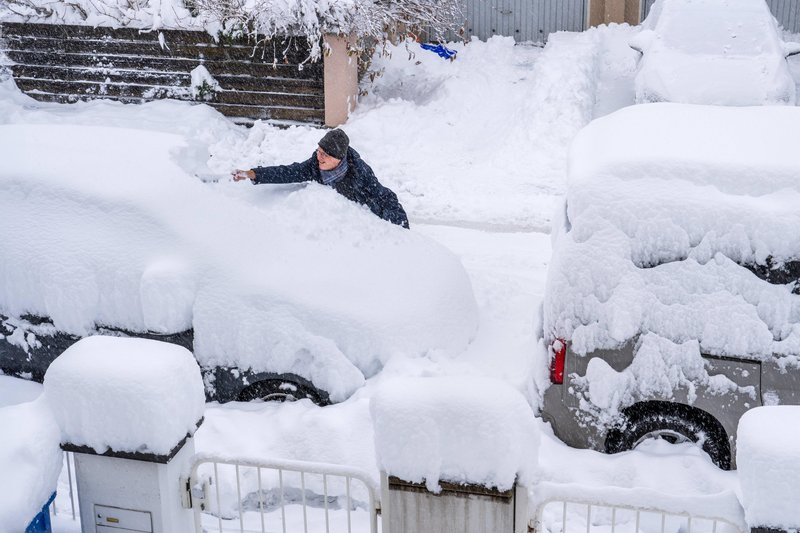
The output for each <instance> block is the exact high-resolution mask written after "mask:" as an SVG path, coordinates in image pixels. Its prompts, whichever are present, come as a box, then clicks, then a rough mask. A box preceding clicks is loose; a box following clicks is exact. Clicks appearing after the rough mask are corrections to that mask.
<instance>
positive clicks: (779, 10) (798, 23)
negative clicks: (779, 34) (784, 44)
mask: <svg viewBox="0 0 800 533" xmlns="http://www.w3.org/2000/svg"><path fill="white" fill-rule="evenodd" d="M767 4H769V8H770V9H771V10H772V13H773V14H774V15H775V18H777V19H778V22H779V23H780V25H781V26H783V27H784V28H785V29H787V30H789V31H791V32H793V33H800V0H767Z"/></svg>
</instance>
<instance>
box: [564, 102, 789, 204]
mask: <svg viewBox="0 0 800 533" xmlns="http://www.w3.org/2000/svg"><path fill="white" fill-rule="evenodd" d="M799 136H800V108H797V107H743V108H739V107H722V106H698V105H685V104H669V103H660V104H646V105H639V106H631V107H627V108H624V109H622V110H620V111H617V112H616V113H613V114H611V115H608V116H606V117H603V118H600V119H598V120H595V121H593V122H592V123H591V124H589V125H588V126H587V127H586V128H584V129H583V130H582V131H581V132H580V133H579V134H578V135H577V136H576V137H575V140H574V141H573V143H572V145H571V147H570V156H569V177H568V179H569V186H570V189H572V191H575V190H576V188H577V186H579V185H584V186H585V185H588V184H589V183H598V182H602V181H604V180H606V179H607V178H615V179H620V180H639V179H646V178H655V179H659V180H662V181H663V180H676V183H675V184H674V186H679V183H687V184H688V183H691V184H693V185H696V186H699V185H709V186H712V187H714V188H716V189H718V190H719V191H721V192H725V193H731V194H741V195H750V196H759V195H763V194H769V193H772V192H776V191H779V190H781V189H786V188H789V189H793V190H800V157H798V155H797V139H798V138H800V137H799Z"/></svg>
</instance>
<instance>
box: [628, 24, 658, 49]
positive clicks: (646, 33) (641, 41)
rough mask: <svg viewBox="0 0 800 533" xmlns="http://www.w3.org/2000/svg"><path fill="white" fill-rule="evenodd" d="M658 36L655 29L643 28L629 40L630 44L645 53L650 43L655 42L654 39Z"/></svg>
mask: <svg viewBox="0 0 800 533" xmlns="http://www.w3.org/2000/svg"><path fill="white" fill-rule="evenodd" d="M655 38H656V32H654V31H653V30H642V31H640V32H639V33H637V34H636V35H634V36H633V37H631V39H630V40H629V41H628V46H630V47H631V48H633V49H634V50H636V51H637V52H639V53H640V54H644V53H645V51H647V49H648V48H650V45H651V44H653V40H654V39H655Z"/></svg>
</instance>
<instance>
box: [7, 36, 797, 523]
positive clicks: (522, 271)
mask: <svg viewBox="0 0 800 533" xmlns="http://www.w3.org/2000/svg"><path fill="white" fill-rule="evenodd" d="M631 31H632V29H631V28H628V27H627V26H612V27H611V28H601V29H595V30H590V31H588V32H584V33H582V34H558V35H555V36H553V38H552V39H551V43H550V45H549V46H548V47H547V48H546V49H544V50H543V49H542V48H540V47H535V46H514V45H513V40H511V39H502V38H494V39H492V40H491V41H489V42H488V43H480V42H473V43H471V44H469V45H466V46H464V45H455V47H456V48H457V49H458V50H459V55H458V59H457V60H456V61H454V62H447V61H442V60H441V59H439V58H438V57H436V56H435V55H433V54H430V53H427V52H424V51H422V50H419V49H418V48H416V47H414V46H412V47H411V49H410V51H407V50H406V49H404V48H402V47H401V48H397V49H395V50H394V51H393V55H392V57H390V58H380V59H378V60H377V61H376V64H377V66H378V67H381V68H383V70H384V73H383V76H382V77H380V78H378V80H377V82H376V83H375V84H374V85H373V86H371V87H369V95H368V96H366V97H365V98H364V99H363V100H362V102H361V104H360V106H359V109H358V110H357V111H356V113H355V114H354V115H353V116H352V117H351V119H350V121H349V122H348V123H347V124H346V125H345V129H346V131H347V132H348V134H349V135H350V137H351V141H352V145H353V146H354V147H356V148H357V149H358V150H359V151H360V152H361V154H362V156H363V157H364V159H365V160H366V161H368V162H369V163H370V164H371V165H372V166H373V168H374V169H375V171H376V174H377V176H378V177H379V179H380V180H381V181H382V182H383V183H384V184H386V185H387V186H389V187H391V188H392V189H394V190H395V191H397V193H398V195H399V197H400V200H401V202H402V203H403V205H404V206H405V207H406V210H407V211H408V212H409V215H410V219H411V225H412V228H413V231H416V232H419V233H421V234H423V235H426V236H428V237H430V238H432V239H435V240H437V241H439V242H440V243H441V244H443V245H445V246H446V247H448V248H450V249H451V250H452V251H453V252H455V253H456V254H457V255H458V256H459V257H460V258H461V261H462V262H463V264H464V266H465V268H466V270H467V272H468V274H469V275H470V278H471V281H472V285H473V289H474V291H475V295H476V298H477V301H478V305H479V310H480V329H479V332H478V336H477V338H476V339H475V341H474V342H473V343H472V344H471V346H470V348H469V349H468V350H467V352H466V353H464V354H462V356H460V357H458V358H444V357H438V358H437V357H436V356H431V357H429V358H423V359H420V358H414V359H411V358H402V357H396V358H394V359H392V360H390V361H389V363H388V364H387V365H386V367H385V369H384V370H383V372H381V373H380V374H379V375H378V376H376V377H374V378H372V379H370V380H369V381H368V382H367V384H366V386H365V387H363V388H362V389H360V390H359V391H358V392H357V393H356V394H355V395H354V396H352V397H351V398H349V399H348V400H347V401H345V402H342V403H340V404H337V405H333V406H330V407H325V408H319V407H316V406H314V405H312V404H311V403H309V402H308V401H300V402H296V403H290V404H264V403H258V402H253V403H249V404H240V403H229V404H225V405H218V404H209V405H208V406H207V408H206V413H205V423H204V425H203V426H202V427H201V429H200V430H199V432H198V433H197V447H198V451H201V452H208V453H213V452H221V453H224V454H225V455H241V456H248V457H253V458H258V457H263V458H274V457H280V458H286V459H303V460H312V461H322V462H329V463H340V464H346V465H352V466H358V467H361V468H363V469H364V470H366V471H368V472H370V473H372V475H373V476H374V477H375V478H376V479H377V475H378V473H377V471H376V466H375V464H376V462H375V450H374V443H373V431H372V423H371V420H370V413H369V401H370V398H371V397H372V396H373V394H374V393H375V392H376V391H378V390H380V388H381V384H382V383H383V382H385V380H387V379H389V378H391V377H396V376H440V375H475V376H486V375H488V376H493V377H498V378H501V379H504V380H506V381H508V382H509V383H510V384H512V385H513V386H515V387H517V388H519V389H520V390H522V391H524V392H525V393H526V395H527V396H528V399H529V401H530V402H531V403H532V404H533V405H534V406H536V405H537V403H538V394H537V392H536V390H535V388H534V387H532V386H531V383H532V379H531V378H532V376H534V375H536V374H541V373H542V372H543V371H544V370H543V365H542V360H543V353H542V349H541V346H539V345H537V343H536V341H535V340H534V336H533V333H534V330H535V327H536V324H537V322H538V316H537V314H538V309H539V304H540V302H541V298H542V294H543V285H544V279H545V272H546V268H547V263H548V260H549V257H550V238H549V235H548V234H547V233H548V231H549V225H550V221H551V214H552V212H553V209H555V207H556V205H557V203H558V199H559V198H560V196H561V194H562V192H563V185H564V184H563V175H564V170H565V164H566V147H567V145H568V143H569V141H570V140H571V138H572V137H573V136H574V134H575V133H576V132H577V131H578V130H579V129H580V128H581V127H582V126H584V125H585V124H586V123H588V122H589V121H590V120H591V119H592V118H594V117H597V116H602V115H605V114H608V113H610V112H612V111H614V110H616V109H618V108H620V107H623V106H625V105H629V104H631V103H632V102H633V88H632V82H631V80H632V78H633V73H634V66H635V55H634V53H633V52H632V51H631V50H630V49H629V48H627V46H626V45H625V42H626V38H627V36H628V35H629V34H630V32H631ZM409 56H411V58H410V59H409ZM792 68H793V72H794V74H795V75H796V76H797V78H798V79H799V80H800V60H795V61H793V62H792ZM0 123H42V124H55V123H70V124H104V125H115V126H120V127H129V128H137V129H145V130H153V131H169V132H175V133H179V134H182V135H184V136H186V137H187V138H190V139H193V141H194V142H195V143H196V144H197V145H198V146H199V147H201V150H199V151H198V152H197V158H196V162H197V174H198V175H199V176H200V177H201V178H203V179H205V180H214V179H220V178H221V179H226V175H227V173H228V171H229V170H231V169H232V168H235V167H239V168H249V167H251V166H254V165H269V164H275V163H279V162H280V163H284V162H291V161H296V160H301V159H305V158H306V157H308V155H309V154H310V153H311V151H312V150H313V148H314V146H315V144H316V141H317V140H318V139H319V137H320V131H319V130H317V129H313V128H308V127H295V128H290V129H278V128H274V127H272V126H269V125H266V124H257V125H256V126H255V127H253V128H252V129H249V130H247V129H243V128H239V127H237V126H234V125H232V124H230V123H228V122H227V121H225V120H224V119H222V118H221V117H220V116H219V115H217V114H216V113H214V112H213V111H212V110H211V109H210V108H207V107H204V106H194V107H192V106H189V105H184V104H180V103H171V102H159V103H154V104H150V105H145V106H138V107H137V106H122V105H117V104H110V103H92V104H75V105H69V106H66V105H64V106H59V105H43V104H38V103H35V102H34V101H32V100H29V99H27V98H25V97H23V96H22V95H20V94H19V93H17V92H16V91H15V90H14V89H13V87H12V86H11V85H10V84H9V83H8V82H3V83H2V85H0ZM209 154H210V155H211V158H210V160H208V161H206V160H207V157H206V156H207V155H209ZM212 187H213V186H212ZM217 187H218V188H219V189H224V188H225V184H220V185H218V186H217ZM37 391H38V386H37V385H33V384H30V383H28V382H21V381H20V380H13V379H11V378H5V377H0V406H3V405H11V404H14V403H19V402H23V401H28V400H30V399H32V398H33V397H35V396H36V394H37ZM476 393H477V394H490V391H477V392H476ZM540 425H542V424H541V423H540ZM542 434H543V438H542V443H541V447H540V450H539V463H540V467H541V472H540V475H541V478H542V479H543V480H544V481H549V482H558V483H569V484H574V485H572V486H574V487H582V488H583V490H586V491H591V490H603V491H605V492H606V493H607V494H608V493H614V492H615V491H616V492H617V493H619V494H622V495H624V494H631V495H634V494H637V495H638V496H637V497H639V498H640V499H641V498H642V497H643V496H642V495H643V494H644V495H648V494H650V495H653V494H656V495H658V497H659V498H660V499H662V500H664V501H670V500H677V499H680V498H684V499H685V498H687V497H689V498H694V499H700V500H702V501H705V502H706V503H708V505H709V509H712V510H718V511H719V512H720V513H727V514H728V515H729V516H730V517H731V518H732V519H733V520H737V519H738V518H739V517H737V516H732V515H734V514H735V512H734V511H731V509H734V508H736V499H737V496H736V493H737V491H738V481H737V477H736V474H735V473H728V472H721V471H719V470H717V469H716V468H715V467H714V466H713V465H712V464H711V463H710V461H709V460H708V458H707V457H705V456H703V455H702V454H701V453H700V452H698V451H697V448H695V447H692V446H689V445H681V446H670V445H667V444H664V443H653V444H652V445H649V446H643V447H641V448H640V449H638V450H636V451H634V452H629V453H624V454H620V455H617V456H613V457H610V456H605V455H603V454H599V453H595V452H592V451H581V450H573V449H569V448H567V447H566V446H564V445H563V444H561V443H560V442H559V441H557V440H556V439H555V438H554V437H553V436H552V433H551V432H550V431H549V428H547V427H542ZM626 491H627V492H626ZM703 498H705V499H704V500H703ZM709 502H710V503H709ZM57 503H58V508H59V516H58V517H57V519H56V528H55V531H68V532H69V531H78V530H79V528H78V526H77V524H76V523H74V522H73V521H72V520H71V517H70V516H68V508H69V499H68V496H67V491H66V486H65V485H63V483H62V485H61V486H60V488H59V498H58V500H57ZM548 520H549V522H547V521H546V524H547V523H552V524H555V522H556V521H557V520H556V518H555V517H554V516H551V517H550V518H549V519H548ZM676 529H677V528H676Z"/></svg>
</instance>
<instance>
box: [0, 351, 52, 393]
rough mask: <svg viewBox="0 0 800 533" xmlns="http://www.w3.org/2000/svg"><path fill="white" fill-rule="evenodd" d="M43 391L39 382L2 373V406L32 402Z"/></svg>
mask: <svg viewBox="0 0 800 533" xmlns="http://www.w3.org/2000/svg"><path fill="white" fill-rule="evenodd" d="M0 340H2V338H0ZM41 393H42V386H41V385H40V384H38V383H34V382H33V381H25V380H22V379H19V378H12V377H10V376H3V375H2V374H0V407H8V406H10V405H16V404H18V403H25V402H32V401H33V400H35V399H36V398H38V397H39V395H40V394H41Z"/></svg>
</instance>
